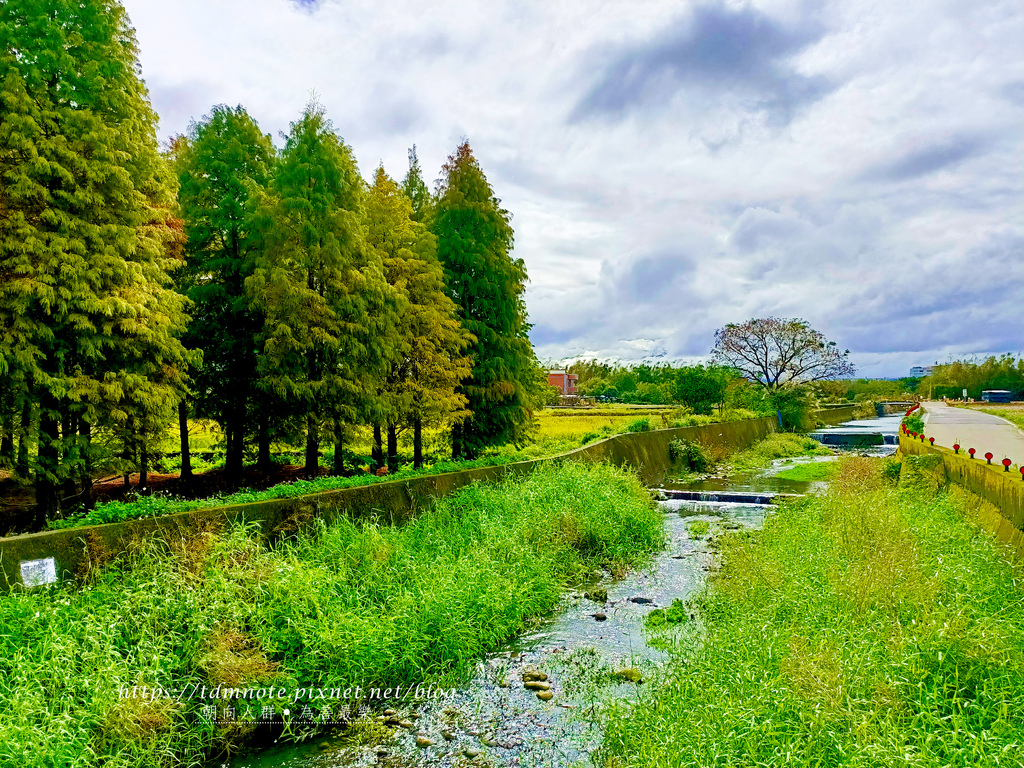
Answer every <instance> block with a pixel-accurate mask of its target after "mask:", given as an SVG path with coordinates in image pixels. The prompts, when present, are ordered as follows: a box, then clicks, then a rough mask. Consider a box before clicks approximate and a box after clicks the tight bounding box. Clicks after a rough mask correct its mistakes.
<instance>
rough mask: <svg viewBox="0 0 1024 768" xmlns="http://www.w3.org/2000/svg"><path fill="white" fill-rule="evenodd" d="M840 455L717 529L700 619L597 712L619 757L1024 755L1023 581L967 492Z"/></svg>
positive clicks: (981, 758) (928, 759) (882, 759)
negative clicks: (822, 489) (793, 490)
mask: <svg viewBox="0 0 1024 768" xmlns="http://www.w3.org/2000/svg"><path fill="white" fill-rule="evenodd" d="M881 465H882V462H881V461H880V460H877V459H874V460H873V459H846V460H844V461H843V462H842V467H841V469H840V471H839V473H838V474H837V476H836V478H835V479H834V480H833V482H832V486H831V490H830V491H829V493H828V494H827V495H826V496H824V497H822V498H813V499H812V498H809V499H806V500H803V501H801V502H796V503H787V504H785V505H783V506H782V507H781V508H780V509H779V511H778V512H777V513H775V514H773V515H770V516H769V517H768V519H767V521H766V523H765V526H764V529H763V531H760V532H755V533H749V532H742V533H739V532H737V533H727V534H725V535H723V536H722V537H720V538H719V539H718V542H719V544H720V546H721V570H720V571H719V572H718V573H717V575H716V576H715V577H714V578H713V580H712V581H711V583H710V584H709V586H708V587H707V588H706V589H705V591H704V592H703V593H701V594H699V595H698V596H697V597H696V598H695V599H693V600H691V601H690V606H689V607H690V609H691V610H695V611H696V612H697V613H698V614H699V616H698V618H699V621H697V622H693V621H690V622H684V623H683V624H681V625H680V628H675V629H672V630H669V631H658V632H657V637H658V642H661V643H664V644H665V645H667V646H668V647H669V649H670V652H671V660H670V662H669V663H668V665H667V668H666V669H665V672H664V675H663V677H662V679H660V680H659V681H656V682H655V683H654V684H653V685H652V686H651V687H650V688H647V689H646V691H647V694H648V695H647V697H646V698H644V699H642V700H641V701H640V702H638V703H637V704H636V705H635V706H631V705H629V704H626V703H622V704H619V705H617V706H615V707H614V708H613V709H612V710H611V713H610V715H609V720H608V723H607V730H606V737H605V743H604V750H605V754H604V755H603V758H604V760H605V764H606V765H614V766H618V767H619V768H626V767H627V766H638V767H639V766H643V768H650V767H652V766H654V767H658V766H701V767H713V766H722V767H723V768H724V767H725V766H783V765H784V766H893V767H894V768H895V767H896V766H922V767H923V766H929V767H930V766H935V767H936V768H938V766H963V767H965V768H966V767H967V766H1010V765H1013V766H1019V765H1022V764H1024V599H1022V598H1024V594H1022V589H1021V582H1020V577H1021V572H1020V567H1019V565H1016V564H1014V562H1013V561H1012V560H1011V557H1010V555H1009V553H1008V552H1007V551H1006V550H1005V549H1003V548H1001V546H1000V545H998V544H996V543H995V542H994V541H993V540H992V538H991V537H990V536H988V535H987V534H984V533H982V532H980V531H979V530H978V529H977V528H975V527H974V525H972V524H971V523H970V522H969V520H971V519H973V518H974V515H975V513H976V511H977V505H978V504H979V502H978V500H977V499H972V498H970V497H967V496H966V495H965V494H963V493H962V492H957V491H955V490H954V491H950V492H949V493H945V494H942V495H939V496H937V497H933V498H922V497H920V496H916V495H913V493H912V492H908V491H905V490H904V491H899V490H896V489H894V488H892V487H891V486H888V485H887V484H886V483H885V482H884V480H882V478H881Z"/></svg>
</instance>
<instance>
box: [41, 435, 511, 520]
mask: <svg viewBox="0 0 1024 768" xmlns="http://www.w3.org/2000/svg"><path fill="white" fill-rule="evenodd" d="M520 460H522V457H521V456H519V455H518V454H515V453H506V454H495V455H490V456H484V457H482V458H479V459H473V460H472V461H439V462H437V463H436V464H430V465H425V466H424V467H422V468H421V469H411V468H410V469H403V470H399V471H398V472H395V473H393V474H390V475H383V476H381V477H378V476H377V475H374V474H370V473H365V474H360V475H352V476H351V477H318V478H317V479H316V480H295V481H293V482H290V483H279V484H278V485H275V486H272V487H270V488H266V489H264V490H261V491H254V490H241V491H236V492H234V493H229V494H221V495H219V496H211V497H209V498H206V499H181V498H178V497H175V496H167V495H164V494H160V493H154V494H153V495H151V496H141V497H139V498H137V499H132V500H130V501H108V502H103V503H100V504H97V505H96V506H95V507H94V508H93V509H92V510H91V511H89V512H87V513H82V514H78V515H73V516H71V517H67V518H64V519H63V520H55V521H52V522H51V523H50V527H51V528H78V527H80V526H83V525H100V524H102V523H115V522H119V521H122V520H135V519H138V518H143V517H157V516H160V515H173V514H177V513H178V512H189V511H191V510H194V509H210V508H211V507H223V506H228V505H230V504H249V503H251V502H256V501H267V500H269V499H291V498H295V497H297V496H305V495H307V494H313V493H323V492H324V491H333V490H337V489H339V488H353V487H356V486H362V485H371V484H373V483H383V482H387V481H389V480H405V479H408V478H410V477H418V476H420V475H436V474H441V473H443V472H456V471H459V470H463V469H473V468H475V467H492V466H497V465H499V464H508V463H511V462H514V461H520Z"/></svg>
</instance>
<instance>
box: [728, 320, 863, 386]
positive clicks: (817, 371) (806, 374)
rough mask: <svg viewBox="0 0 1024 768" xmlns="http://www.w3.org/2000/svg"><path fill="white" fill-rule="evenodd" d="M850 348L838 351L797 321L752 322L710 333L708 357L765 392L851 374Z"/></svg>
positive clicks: (816, 332) (803, 321)
mask: <svg viewBox="0 0 1024 768" xmlns="http://www.w3.org/2000/svg"><path fill="white" fill-rule="evenodd" d="M849 355H850V350H848V349H847V350H840V349H839V347H838V346H837V345H836V343H835V342H834V341H828V340H827V339H826V338H825V336H824V335H823V334H822V333H821V332H820V331H816V330H814V329H813V328H811V326H810V324H808V323H807V321H806V320H800V319H797V318H792V319H786V318H782V319H780V318H775V317H767V318H755V319H752V320H747V321H746V322H744V323H735V324H733V323H730V324H729V325H726V326H725V327H724V328H720V329H719V330H718V331H716V332H715V347H714V349H713V350H712V351H711V358H712V360H713V361H714V362H716V363H718V364H720V365H726V366H729V367H732V368H735V369H736V370H738V371H740V372H741V373H742V374H743V375H744V376H746V377H747V378H749V379H751V380H752V381H756V382H758V383H760V384H761V385H763V386H764V387H766V388H767V389H770V390H776V389H781V388H784V387H790V386H795V385H799V384H806V383H809V382H812V381H821V380H824V379H835V378H841V377H844V376H852V375H853V373H854V371H855V369H854V366H853V364H851V363H850V361H849Z"/></svg>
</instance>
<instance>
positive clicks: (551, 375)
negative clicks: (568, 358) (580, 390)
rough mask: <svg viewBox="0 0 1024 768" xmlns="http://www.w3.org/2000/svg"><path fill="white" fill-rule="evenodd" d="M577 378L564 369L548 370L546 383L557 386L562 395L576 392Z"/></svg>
mask: <svg viewBox="0 0 1024 768" xmlns="http://www.w3.org/2000/svg"><path fill="white" fill-rule="evenodd" d="M578 378H579V376H577V375H576V374H575V373H566V372H565V371H548V384H550V385H551V386H552V387H558V389H559V391H561V393H562V394H563V395H575V394H576V380H577V379H578Z"/></svg>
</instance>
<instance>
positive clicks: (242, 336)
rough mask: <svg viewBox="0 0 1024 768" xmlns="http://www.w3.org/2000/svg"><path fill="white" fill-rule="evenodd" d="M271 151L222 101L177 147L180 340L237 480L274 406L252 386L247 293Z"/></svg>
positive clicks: (265, 435) (243, 116) (254, 332)
mask: <svg viewBox="0 0 1024 768" xmlns="http://www.w3.org/2000/svg"><path fill="white" fill-rule="evenodd" d="M274 159H275V150H274V146H273V144H272V143H271V141H270V137H269V136H267V135H266V134H264V133H262V132H261V131H260V129H259V126H258V125H257V124H256V121H255V120H253V119H252V118H251V117H250V116H249V115H248V113H247V112H246V111H245V110H244V109H243V108H242V107H236V108H234V109H232V108H231V107H227V106H224V105H219V106H216V107H214V108H213V110H212V111H211V112H210V114H209V115H207V116H206V117H204V118H203V119H202V120H200V121H199V122H197V123H194V124H193V125H192V126H191V127H190V128H189V132H188V135H187V137H185V138H184V139H183V140H182V142H181V146H180V147H179V148H178V150H177V151H176V152H175V166H176V170H177V171H178V179H179V182H180V190H179V192H178V200H179V203H180V206H181V215H182V218H183V219H184V221H185V234H186V236H187V238H188V241H187V245H186V258H187V268H186V270H184V271H185V273H186V275H187V279H186V281H184V282H185V288H186V289H187V292H188V297H189V298H190V299H191V300H192V302H193V303H194V309H193V310H192V315H193V319H192V322H191V323H190V325H189V329H188V333H187V335H186V343H187V344H188V345H189V346H191V347H194V348H197V349H201V350H202V352H203V366H202V368H201V370H199V371H198V372H197V373H196V375H195V377H194V379H195V387H194V392H195V396H194V398H193V402H194V403H195V406H196V409H197V413H198V414H199V415H202V416H207V417H210V418H213V419H216V420H217V421H218V422H219V423H220V424H221V426H222V428H223V430H224V433H225V436H226V438H227V446H226V448H227V450H226V456H225V459H226V460H225V465H226V469H227V472H228V476H229V477H231V478H233V479H236V480H237V479H238V477H239V476H240V474H241V470H242V459H243V452H244V446H245V438H246V435H247V434H249V433H250V432H253V431H254V430H253V427H252V423H253V421H254V420H255V421H256V422H257V423H258V428H257V430H255V431H257V432H258V434H259V436H260V438H261V439H260V447H261V449H262V451H264V452H265V451H269V430H270V423H269V418H270V415H271V413H272V412H273V410H274V409H273V408H271V407H267V405H268V404H267V403H264V402H261V399H260V397H259V395H260V391H259V389H258V386H257V384H258V382H257V371H256V356H257V337H258V335H259V334H260V332H261V331H262V328H263V317H262V316H261V315H260V314H259V313H258V312H257V311H256V310H255V309H254V308H253V307H251V306H250V301H249V297H248V296H247V295H246V292H245V280H246V278H248V277H249V276H250V275H251V274H252V273H253V270H254V269H255V261H256V252H257V247H258V245H259V243H260V238H259V237H258V236H257V235H256V234H255V233H254V232H253V220H254V215H253V214H254V208H255V206H256V205H257V204H258V202H259V201H260V199H261V195H262V194H263V193H264V192H265V190H266V188H267V185H268V184H269V182H270V176H271V173H272V170H273V164H274ZM261 406H263V407H261ZM183 435H187V432H183ZM184 448H185V446H184V445H183V454H184V453H185V450H184ZM262 458H264V460H266V458H267V457H266V456H264V457H262Z"/></svg>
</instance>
